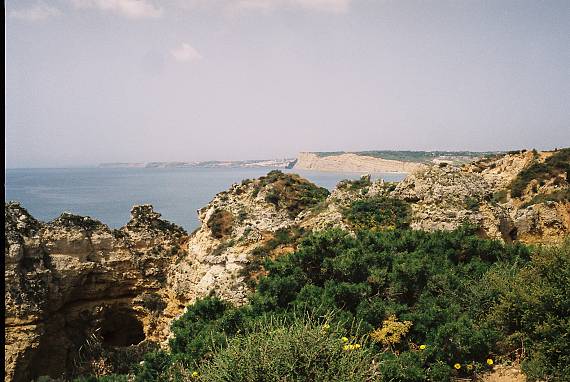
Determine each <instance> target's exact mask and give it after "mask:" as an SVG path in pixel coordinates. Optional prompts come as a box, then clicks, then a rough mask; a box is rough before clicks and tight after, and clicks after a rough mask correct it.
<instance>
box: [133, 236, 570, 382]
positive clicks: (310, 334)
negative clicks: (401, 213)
mask: <svg viewBox="0 0 570 382" xmlns="http://www.w3.org/2000/svg"><path fill="white" fill-rule="evenodd" d="M474 233H475V232H474V231H472V230H471V229H470V228H468V227H465V228H461V229H458V230H456V231H452V232H436V233H426V232H422V231H412V230H405V229H404V230H400V229H397V230H388V231H376V232H372V231H370V230H362V231H359V233H358V234H357V236H356V237H353V236H351V235H349V234H348V233H347V232H346V231H340V230H329V231H325V232H321V233H316V234H312V235H309V236H308V237H306V238H305V239H303V240H302V242H301V245H300V247H299V249H298V250H297V251H296V252H294V253H292V254H289V255H285V256H282V257H280V258H278V259H277V260H274V261H268V262H267V263H266V267H267V270H268V272H269V273H268V275H267V276H266V277H263V278H261V279H260V280H259V283H258V285H257V288H256V292H255V293H254V294H253V295H252V296H251V299H250V301H251V302H250V303H249V304H246V305H244V306H242V307H239V308H238V307H233V306H232V305H230V304H228V303H226V302H223V301H221V300H218V299H217V298H206V299H204V300H198V301H197V302H196V303H195V304H193V305H192V306H190V307H189V309H188V310H187V312H186V313H185V314H184V315H183V316H182V317H181V318H180V319H179V320H178V321H176V322H175V323H174V325H173V332H174V338H173V339H172V340H171V341H170V350H169V351H159V352H154V353H149V354H148V355H147V356H146V357H145V362H144V364H143V366H142V367H140V366H137V367H135V368H134V369H133V373H134V375H136V378H137V380H157V379H158V380H160V379H162V378H167V376H178V378H180V379H181V380H185V379H190V378H192V375H193V374H194V375H196V376H197V378H196V379H200V380H206V381H250V380H258V379H259V378H262V379H263V378H266V377H268V376H272V377H271V378H270V379H267V380H301V381H311V380H325V379H326V380H329V379H328V378H330V380H339V381H340V380H345V381H370V380H378V381H426V380H432V381H449V380H451V379H452V378H454V377H464V378H471V377H476V376H477V375H482V374H484V373H485V372H488V371H490V370H492V365H493V364H494V363H500V362H505V361H509V360H511V361H512V360H520V359H521V357H522V361H523V369H524V371H525V372H526V373H527V375H528V376H529V377H530V378H531V379H532V378H539V379H544V378H549V380H558V381H564V380H567V378H566V377H567V376H568V375H569V374H568V372H570V369H568V360H570V350H569V349H568V347H567V341H566V340H565V339H567V338H568V336H569V335H570V333H569V328H568V325H567V324H568V321H567V320H568V315H569V314H570V305H569V304H568V301H569V298H570V295H569V294H568V293H569V292H568V291H569V289H568V283H569V278H570V244H569V243H568V242H567V243H566V244H564V245H563V246H562V247H560V248H558V249H550V250H546V249H544V250H541V251H538V252H535V253H534V254H533V255H531V250H530V249H528V248H526V247H524V246H522V245H514V246H513V245H504V244H501V243H499V242H498V241H492V240H487V239H480V238H478V237H477V236H475V235H474ZM545 325H546V326H545ZM330 362H335V364H334V367H333V366H331V365H330ZM329 368H330V369H331V370H334V375H332V376H331V375H329V374H326V373H327V371H329ZM355 370H356V371H358V372H357V373H355V372H354V371H355ZM325 377H326V378H325ZM322 378H325V379H322ZM264 380H266V379H264Z"/></svg>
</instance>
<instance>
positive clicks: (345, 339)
mask: <svg viewBox="0 0 570 382" xmlns="http://www.w3.org/2000/svg"><path fill="white" fill-rule="evenodd" d="M340 340H341V341H342V342H348V338H346V337H342V338H341V339H340Z"/></svg>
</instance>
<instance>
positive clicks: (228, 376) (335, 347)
mask: <svg viewBox="0 0 570 382" xmlns="http://www.w3.org/2000/svg"><path fill="white" fill-rule="evenodd" d="M341 338H342V335H339V334H338V333H335V332H331V330H327V329H325V327H323V326H322V325H317V323H316V322H311V321H306V320H303V319H297V320H295V321H294V322H293V324H290V325H288V324H283V323H281V322H280V321H279V320H275V319H269V320H264V321H262V322H261V323H260V324H259V325H257V326H256V327H255V329H254V330H253V331H251V332H248V333H245V334H243V335H238V336H236V337H234V338H232V339H231V340H229V343H228V345H227V347H225V348H224V349H221V350H219V351H218V352H216V354H215V355H214V356H213V357H212V359H211V360H209V361H208V362H206V363H204V364H203V365H202V366H201V367H200V368H199V370H198V372H199V375H200V381H204V382H208V381H212V382H221V381H227V382H240V381H243V382H246V381H307V382H309V381H339V382H341V381H342V382H350V381H354V382H356V381H362V382H365V381H374V380H379V376H378V373H377V371H375V370H374V364H373V362H372V354H371V352H370V350H369V349H367V348H366V347H365V344H364V342H363V339H362V338H351V340H350V343H349V345H347V344H345V343H344V342H342V340H341ZM357 344H358V345H357ZM349 346H351V347H350V348H349ZM356 346H358V348H356ZM349 349H351V350H349Z"/></svg>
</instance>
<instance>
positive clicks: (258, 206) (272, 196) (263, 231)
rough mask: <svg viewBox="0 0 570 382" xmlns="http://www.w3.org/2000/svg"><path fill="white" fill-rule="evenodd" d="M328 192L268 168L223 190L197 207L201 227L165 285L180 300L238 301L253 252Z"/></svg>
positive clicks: (242, 295) (243, 296) (244, 289)
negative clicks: (217, 298) (263, 174)
mask: <svg viewBox="0 0 570 382" xmlns="http://www.w3.org/2000/svg"><path fill="white" fill-rule="evenodd" d="M327 194H328V191H326V190H325V189H322V188H319V187H317V186H315V185H313V184H312V183H310V182H308V181H307V180H305V179H302V178H300V177H299V176H297V175H286V174H282V173H280V172H271V173H269V174H268V175H267V176H266V177H262V178H260V179H256V180H246V181H244V182H242V183H241V184H235V185H233V186H232V187H231V188H230V189H229V190H228V191H225V192H221V193H219V194H218V195H216V197H215V198H214V199H213V200H212V202H210V203H209V204H208V205H207V206H206V207H204V208H202V209H201V210H200V211H199V218H200V220H201V221H202V225H201V227H200V228H199V229H198V230H197V231H196V232H195V233H194V235H192V237H191V238H190V240H189V242H188V246H187V252H188V253H187V256H186V257H185V258H184V259H182V260H181V261H180V263H178V264H177V266H176V268H173V269H172V271H171V273H170V275H169V286H170V289H171V290H172V292H173V293H174V295H175V296H176V298H177V299H178V300H179V301H182V302H184V303H187V302H190V301H193V300H194V299H195V298H196V297H198V296H204V295H206V294H208V293H212V292H213V293H216V294H217V295H218V296H220V297H222V298H224V299H227V300H230V301H232V302H234V303H236V304H241V303H243V302H245V299H246V295H247V292H248V289H247V287H246V285H245V283H244V277H245V276H244V275H243V274H242V270H243V269H244V267H245V266H246V265H247V264H248V263H249V261H250V257H249V256H250V254H251V252H252V251H253V250H254V249H255V248H257V247H259V246H260V245H263V243H265V242H267V241H269V240H271V239H272V238H273V237H274V235H275V233H276V232H277V231H280V230H287V229H290V228H292V227H294V226H296V225H297V224H298V217H299V216H300V215H301V214H302V213H303V212H304V211H308V210H309V209H311V208H312V207H314V206H316V205H318V204H319V203H321V202H322V201H324V200H325V198H326V196H327Z"/></svg>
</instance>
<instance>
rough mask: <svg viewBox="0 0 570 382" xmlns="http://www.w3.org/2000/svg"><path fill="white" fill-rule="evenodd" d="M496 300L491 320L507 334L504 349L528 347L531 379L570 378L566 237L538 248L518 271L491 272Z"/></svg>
mask: <svg viewBox="0 0 570 382" xmlns="http://www.w3.org/2000/svg"><path fill="white" fill-rule="evenodd" d="M489 280H490V281H491V283H490V284H491V285H493V286H494V287H496V288H497V292H498V293H500V295H501V299H500V301H499V302H498V303H497V304H496V305H494V306H493V307H492V309H491V312H490V321H491V322H493V323H494V324H495V326H496V327H498V328H500V330H501V331H502V332H503V333H504V334H505V337H504V338H503V339H502V342H501V345H502V346H503V347H504V348H503V349H502V351H503V352H504V353H508V352H518V353H522V352H526V353H527V354H526V356H527V357H526V359H525V360H524V362H523V370H524V371H525V372H526V373H527V375H528V377H530V379H531V380H535V379H539V380H549V381H570V240H568V241H567V242H566V243H565V244H564V245H563V246H561V247H559V248H542V249H541V250H539V251H538V252H536V253H535V254H533V257H532V262H531V263H529V264H528V265H527V266H525V267H524V268H523V269H522V270H521V271H520V272H517V273H515V274H512V273H511V274H509V273H506V272H504V271H499V270H497V271H496V272H495V273H491V274H490V275H489Z"/></svg>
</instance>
